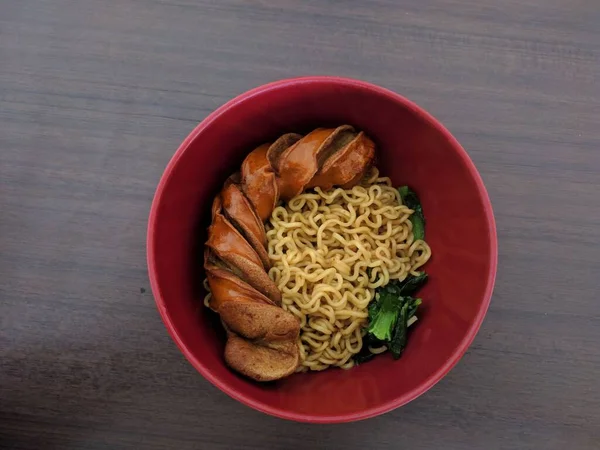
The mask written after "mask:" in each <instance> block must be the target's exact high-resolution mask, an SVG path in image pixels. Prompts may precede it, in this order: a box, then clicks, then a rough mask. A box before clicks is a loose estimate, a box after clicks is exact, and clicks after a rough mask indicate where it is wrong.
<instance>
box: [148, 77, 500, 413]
mask: <svg viewBox="0 0 600 450" xmlns="http://www.w3.org/2000/svg"><path fill="white" fill-rule="evenodd" d="M314 83H321V84H334V85H341V86H351V87H355V88H359V89H363V90H367V91H371V92H374V93H377V94H379V95H384V96H386V97H388V98H390V99H392V100H393V101H395V102H398V103H401V104H402V105H403V106H404V107H406V108H408V109H409V110H410V111H411V112H412V113H413V114H415V115H417V116H419V117H420V118H421V119H422V120H424V121H426V122H428V123H429V124H430V125H431V126H433V127H434V128H435V129H437V131H438V132H439V133H441V134H442V135H443V136H444V137H445V138H446V139H447V140H448V141H449V142H450V144H451V145H452V147H454V148H455V149H456V151H457V154H458V156H459V157H460V158H461V159H462V161H463V163H464V164H465V166H466V167H467V169H468V171H469V173H470V175H471V177H472V178H473V180H474V181H475V184H476V187H477V190H478V193H479V196H480V197H481V199H482V202H483V208H484V211H485V217H486V219H487V222H488V229H489V238H490V246H491V249H490V250H491V255H490V256H491V257H490V259H491V261H490V266H489V270H488V274H487V281H486V290H485V293H484V295H483V301H482V303H481V305H480V307H479V311H478V313H477V316H476V317H475V320H474V321H473V323H472V324H471V326H470V328H469V331H468V332H467V334H466V335H465V337H464V338H463V340H462V341H461V342H460V343H459V345H458V346H457V347H456V349H455V350H454V352H453V353H452V354H451V355H450V357H449V358H448V359H447V360H446V362H445V363H444V364H443V365H442V366H440V367H439V368H438V369H437V370H436V371H435V372H434V373H433V374H432V375H431V376H430V377H429V378H427V379H426V380H424V381H423V382H421V383H420V384H419V385H418V386H417V387H415V388H414V389H412V390H411V391H409V392H407V393H405V394H404V395H402V396H399V397H396V398H391V399H389V400H387V401H385V402H384V403H383V404H381V405H379V406H374V407H371V408H366V409H364V410H362V411H359V412H355V413H349V414H341V415H334V416H320V415H318V414H303V413H296V412H291V411H288V410H286V409H283V408H277V407H273V406H270V405H267V404H265V403H263V402H260V401H257V400H254V399H253V398H251V397H249V396H248V395H246V394H245V393H244V392H242V391H240V390H238V389H235V388H232V387H231V386H229V385H227V384H226V383H224V382H222V381H221V379H220V378H219V377H217V376H215V375H214V374H213V373H212V371H211V370H210V368H209V367H208V366H206V365H205V364H204V363H203V362H202V361H200V360H199V359H198V358H196V357H195V356H194V355H193V353H192V352H191V351H190V350H189V349H188V348H187V347H186V345H185V344H184V342H183V340H182V338H181V337H180V335H179V333H178V331H177V329H176V327H175V324H174V323H173V321H172V320H171V317H170V315H169V312H168V310H167V306H166V304H165V301H164V299H163V297H162V293H161V291H160V288H159V286H158V281H157V277H156V263H155V260H156V254H155V247H154V238H155V233H156V221H157V213H158V206H159V205H160V204H161V201H162V197H163V195H164V191H165V187H166V185H167V184H168V182H169V180H170V178H171V176H172V174H173V170H174V167H175V166H176V165H177V162H178V161H179V159H180V158H181V156H182V155H183V153H184V152H185V151H186V150H187V148H188V147H189V146H190V144H191V143H192V142H193V141H194V140H195V139H196V138H197V137H198V135H200V134H201V133H202V132H203V131H204V130H205V129H206V128H208V127H209V126H210V125H211V124H212V123H213V122H214V121H216V120H217V119H219V117H221V116H222V115H223V114H225V113H226V112H227V111H228V110H230V109H231V108H234V107H236V106H237V105H238V104H240V103H242V102H246V101H249V100H251V99H252V98H254V97H256V96H259V95H261V94H263V93H265V92H269V91H271V90H276V89H282V88H286V87H289V86H292V85H298V84H314ZM146 252H147V264H148V274H149V278H150V286H151V289H152V293H153V296H154V300H155V302H156V306H157V308H158V311H159V313H160V315H161V317H162V320H163V322H164V324H165V326H166V328H167V330H168V331H169V334H170V335H171V338H172V339H173V340H174V341H175V343H176V344H177V346H178V347H179V350H180V351H181V352H182V353H183V354H184V356H185V357H186V358H187V360H188V361H189V362H190V363H191V364H192V366H194V368H195V369H196V370H197V371H198V372H200V374H201V375H202V376H204V378H206V379H207V380H208V381H209V382H211V383H212V384H213V385H214V386H216V387H217V388H219V389H220V390H221V391H223V392H224V393H226V394H227V395H229V396H230V397H232V398H233V399H235V400H237V401H239V402H241V403H243V404H245V405H246V406H249V407H251V408H254V409H256V410H258V411H261V412H264V413H266V414H269V415H272V416H275V417H279V418H282V419H288V420H293V421H297V422H309V423H343V422H353V421H358V420H363V419H368V418H371V417H375V416H378V415H380V414H384V413H386V412H389V411H391V410H393V409H396V408H399V407H400V406H403V405H405V404H407V403H408V402H410V401H412V400H414V399H416V398H417V397H419V396H421V395H422V394H424V393H425V392H427V391H428V390H429V389H431V388H432V387H433V386H434V385H435V384H436V383H438V382H439V381H440V380H441V379H442V378H443V377H444V376H445V375H446V374H447V373H448V372H450V370H452V368H453V367H454V366H455V365H456V364H457V363H458V361H459V360H460V359H461V358H462V356H463V355H464V353H465V352H466V351H467V349H468V347H469V346H470V345H471V343H472V342H473V340H474V338H475V335H476V334H477V332H478V331H479V328H480V327H481V324H482V323H483V320H484V318H485V315H486V313H487V310H488V307H489V305H490V302H491V298H492V293H493V290H494V284H495V280H496V271H497V266H498V238H497V233H496V222H495V219H494V213H493V209H492V204H491V201H490V198H489V195H488V193H487V190H486V188H485V185H484V184H483V180H482V178H481V176H480V174H479V172H478V171H477V168H476V167H475V164H474V163H473V161H471V158H470V157H469V155H468V154H467V152H466V151H465V149H464V148H463V147H462V146H461V145H460V143H459V142H458V141H457V140H456V138H455V137H454V136H453V135H452V134H451V133H450V131H448V130H447V129H446V127H444V126H443V125H442V123H441V122H440V121H438V120H437V119H436V118H434V117H433V116H432V115H431V114H429V113H428V112H427V111H425V110H424V109H422V108H421V107H420V106H418V105H417V104H416V103H414V102H412V101H411V100H409V99H407V98H405V97H403V96H402V95H400V94H397V93H396V92H393V91H391V90H389V89H386V88H383V87H380V86H377V85H374V84H371V83H368V82H366V81H361V80H356V79H352V78H345V77H338V76H306V77H296V78H287V79H282V80H279V81H274V82H271V83H267V84H264V85H261V86H258V87H256V88H253V89H250V90H249V91H246V92H244V93H242V94H240V95H238V96H236V97H235V98H233V99H231V100H229V101H228V102H226V103H225V104H223V105H222V106H220V107H219V108H217V109H216V110H215V111H213V112H212V113H210V114H209V115H208V116H207V117H206V118H205V119H204V120H202V121H201V122H200V123H199V124H198V125H197V126H196V127H195V128H194V129H193V130H192V132H191V133H190V134H189V135H188V136H187V137H186V138H185V139H184V141H183V142H182V143H181V145H180V146H179V147H178V148H177V151H176V152H175V154H174V155H173V156H172V157H171V159H170V161H169V163H168V164H167V166H166V168H165V170H164V172H163V174H162V175H161V178H160V181H159V183H158V186H157V188H156V192H155V194H154V198H153V200H152V205H151V208H150V215H149V218H148V230H147V241H146Z"/></svg>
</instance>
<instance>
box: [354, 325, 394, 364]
mask: <svg viewBox="0 0 600 450" xmlns="http://www.w3.org/2000/svg"><path fill="white" fill-rule="evenodd" d="M382 345H386V344H385V342H384V341H380V340H379V339H377V338H375V336H373V335H372V334H370V333H367V334H366V335H365V337H363V346H362V348H361V349H360V352H358V353H357V354H356V355H355V356H354V358H353V359H354V362H355V363H356V364H362V363H364V362H367V361H369V360H371V359H372V358H373V357H374V356H375V354H374V353H371V351H370V350H369V347H381V346H382Z"/></svg>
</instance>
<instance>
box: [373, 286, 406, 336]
mask: <svg viewBox="0 0 600 450" xmlns="http://www.w3.org/2000/svg"><path fill="white" fill-rule="evenodd" d="M394 291H395V289H385V288H384V289H382V290H381V291H380V292H379V293H378V294H379V298H378V299H377V301H376V302H375V304H374V305H373V307H369V328H368V332H369V333H370V334H372V335H373V336H374V337H375V338H377V339H379V340H380V341H389V340H391V339H392V330H393V329H394V326H395V325H396V321H397V320H398V311H399V309H400V308H401V307H402V303H401V302H402V297H399V296H398V295H396V293H395V292H394ZM372 303H373V302H372ZM369 306H370V305H369Z"/></svg>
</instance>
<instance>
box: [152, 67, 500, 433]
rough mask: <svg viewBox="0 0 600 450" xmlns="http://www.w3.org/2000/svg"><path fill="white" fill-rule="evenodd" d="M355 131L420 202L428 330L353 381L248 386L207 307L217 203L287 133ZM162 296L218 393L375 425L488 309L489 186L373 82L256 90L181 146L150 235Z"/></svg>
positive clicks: (458, 349) (174, 327)
mask: <svg viewBox="0 0 600 450" xmlns="http://www.w3.org/2000/svg"><path fill="white" fill-rule="evenodd" d="M344 123H348V124H352V125H354V126H355V127H357V128H358V129H361V130H364V131H365V132H366V133H367V134H368V135H369V136H370V137H371V138H372V139H374V140H375V142H376V144H377V146H378V159H379V162H378V166H379V168H380V170H381V171H382V172H383V173H384V174H385V175H388V176H390V177H391V178H392V181H393V182H394V184H395V185H398V186H400V185H403V184H408V185H410V186H412V187H413V188H414V189H415V190H416V192H417V193H418V194H419V196H420V198H421V201H422V203H423V209H424V212H425V216H426V219H427V225H426V240H427V241H428V243H429V245H430V246H431V248H432V252H433V256H432V259H431V261H430V262H429V263H428V265H427V266H426V270H427V272H428V273H429V275H430V281H429V283H428V285H427V286H426V287H425V288H424V289H423V290H422V291H421V292H420V296H421V297H422V298H423V300H424V304H423V308H422V310H421V312H420V315H419V322H418V323H417V325H416V326H415V327H414V329H413V330H412V331H411V334H410V337H409V343H408V346H407V348H406V351H405V353H404V355H403V357H402V358H401V359H400V360H399V361H394V360H392V358H391V356H389V355H387V354H386V355H382V356H379V357H377V358H375V359H374V360H372V361H370V362H369V363H366V364H364V365H361V366H358V367H355V368H353V369H351V370H348V371H344V370H339V369H333V370H327V371H324V372H320V373H308V374H295V375H293V376H291V377H289V378H287V379H285V380H281V381H279V382H276V383H270V384H258V383H254V382H252V381H249V380H247V379H245V378H243V377H241V376H239V375H237V374H236V373H234V372H232V371H231V370H229V369H228V368H227V367H226V366H225V364H224V361H223V347H224V336H223V333H222V331H221V326H220V324H219V321H218V319H217V318H216V317H215V316H214V314H212V313H210V312H208V311H206V310H205V309H204V308H203V307H202V298H203V296H204V291H203V288H202V280H203V277H204V273H203V269H202V251H203V244H204V241H205V239H206V227H207V226H208V225H209V221H210V205H211V202H212V199H213V197H214V195H216V194H217V193H218V191H219V190H220V188H221V186H222V183H223V182H224V181H225V179H226V178H227V176H229V175H230V174H231V173H233V172H235V171H236V170H238V169H239V167H240V164H241V162H242V160H243V158H244V156H245V155H246V154H247V153H248V152H249V151H251V150H252V149H253V148H254V147H255V146H257V145H259V144H261V143H263V142H268V141H272V140H273V139H275V138H276V137H277V136H279V135H280V134H282V133H285V132H291V131H298V132H302V131H308V130H310V129H312V128H313V127H317V126H329V125H330V126H336V125H339V124H344ZM149 265H150V277H151V281H152V285H153V290H154V295H155V298H156V300H157V303H158V306H159V309H160V312H161V314H162V316H163V319H164V320H165V323H166V325H167V327H168V328H169V331H170V332H171V335H172V336H173V338H174V339H175V341H176V342H177V344H178V345H179V347H180V348H181V350H182V351H183V352H184V354H185V355H186V357H187V358H188V359H189V360H190V362H191V363H192V364H193V365H194V366H195V367H196V368H197V369H198V370H199V371H200V372H201V373H202V374H203V375H204V376H205V377H206V378H208V379H209V380H210V381H212V382H213V383H215V384H216V385H217V386H218V387H219V388H221V389H222V390H224V391H225V392H227V393H228V394H230V395H231V396H233V397H234V398H237V399H238V400H241V401H243V402H244V403H246V404H248V405H250V406H253V407H255V408H257V409H260V410H262V411H265V412H267V413H271V414H275V415H278V416H282V417H286V418H290V419H295V420H306V421H319V422H333V421H344V420H355V419H360V418H365V417H370V416H373V415H376V414H379V413H382V412H385V411H387V410H390V409H392V408H394V407H397V406H400V405H402V404H404V403H406V402H408V401H410V400H412V399H413V398H415V397H417V396H418V395H420V394H421V393H422V392H424V391H425V390H427V389H428V388H429V387H431V386H432V385H433V384H434V383H435V382H436V381H438V380H439V379H440V378H441V377H442V376H443V375H444V374H445V373H446V372H447V371H448V370H450V368H451V367H452V366H453V365H454V364H455V363H456V362H457V360H458V359H459V358H460V356H461V355H462V354H463V353H464V351H465V350H466V348H467V346H468V345H469V344H470V342H471V340H472V339H473V337H474V335H475V333H476V332H477V329H478V328H479V325H480V323H481V321H482V320H483V316H484V314H485V311H486V309H487V305H488V303H489V299H490V296H491V290H492V287H493V280H494V275H495V265H496V235H495V228H494V223H493V216H492V211H491V206H490V204H489V200H488V197H487V194H486V192H485V189H484V188H483V184H482V183H481V180H480V178H479V176H478V174H477V172H476V170H475V168H474V167H473V165H472V163H471V162H470V160H469V159H468V157H467V156H466V153H464V151H463V150H462V149H461V148H460V146H459V145H458V143H457V142H456V141H455V140H454V139H453V138H452V137H451V136H450V134H449V133H448V132H447V131H446V130H445V129H444V128H442V127H441V126H440V125H438V124H437V123H436V122H435V121H434V120H433V119H432V118H431V117H430V116H429V115H428V114H426V113H424V112H423V111H422V110H420V109H419V108H417V107H416V106H414V105H413V104H412V103H410V102H408V101H405V100H404V99H402V98H401V97H399V96H397V95H395V94H392V93H390V92H388V91H385V90H383V89H381V88H377V87H374V86H371V85H368V84H366V83H361V82H356V81H351V80H343V79H331V78H315V79H300V80H288V81H284V82H279V83H275V84H272V85H267V86H266V87H263V88H258V89H256V90H254V91H250V92H249V93H247V94H244V95H242V96H240V97H238V98H237V99H235V100H233V101H231V102H229V103H228V104H226V105H225V106H224V107H222V108H220V109H219V110H217V111H216V112H215V113H214V114H213V115H211V116H209V118H208V119H207V120H205V121H204V122H203V123H202V124H201V125H199V126H198V127H197V128H196V129H195V130H194V132H193V133H192V134H191V135H190V136H189V137H188V138H187V139H186V141H185V142H184V143H183V144H182V146H181V148H180V149H179V151H178V152H177V154H176V155H175V157H174V158H173V160H172V161H171V163H170V164H169V166H168V168H167V170H166V172H165V174H164V175H163V178H162V180H161V183H160V185H159V188H158V191H157V195H156V198H155V200H154V204H153V210H152V213H151V217H150V227H149Z"/></svg>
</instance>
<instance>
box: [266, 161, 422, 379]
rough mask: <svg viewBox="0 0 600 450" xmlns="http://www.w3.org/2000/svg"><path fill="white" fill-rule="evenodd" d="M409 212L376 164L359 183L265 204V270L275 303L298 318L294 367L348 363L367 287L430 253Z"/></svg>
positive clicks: (408, 269) (358, 341) (362, 321)
mask: <svg viewBox="0 0 600 450" xmlns="http://www.w3.org/2000/svg"><path fill="white" fill-rule="evenodd" d="M412 213H413V211H412V210H410V209H408V208H407V207H406V206H403V205H402V201H401V198H400V194H399V193H398V190H397V189H395V188H394V187H393V186H392V183H391V180H390V179H389V178H386V177H381V178H380V177H379V172H378V171H377V170H374V171H373V173H372V175H371V176H370V178H369V179H368V180H367V181H366V182H365V183H363V185H361V186H355V187H353V188H352V189H342V188H337V189H332V190H330V191H326V192H324V191H322V190H321V189H320V188H315V189H314V191H308V192H305V193H303V194H300V195H298V196H296V197H294V198H293V199H291V200H290V201H289V202H288V203H287V204H286V205H283V206H278V207H276V208H275V209H274V210H273V213H272V215H271V218H270V220H269V222H268V223H267V240H268V253H269V258H270V260H271V262H272V268H271V270H270V271H269V276H270V277H271V279H272V280H273V281H274V282H275V283H276V284H277V286H278V288H279V290H280V291H281V293H282V299H283V304H282V306H283V309H285V310H287V311H289V312H291V313H292V314H294V315H295V316H296V317H297V318H298V320H299V321H300V326H301V330H300V341H299V347H300V359H301V364H300V366H299V369H298V370H300V371H306V370H324V369H327V368H328V367H330V366H337V367H342V368H345V369H347V368H350V367H352V366H353V365H354V362H353V359H352V357H353V356H354V355H355V354H357V353H358V352H359V351H360V350H361V348H362V337H363V335H364V332H365V331H364V330H363V329H364V327H365V326H366V325H367V320H368V311H367V306H368V304H369V302H370V301H371V300H372V299H373V298H374V296H375V289H377V288H379V287H381V286H384V285H386V284H387V283H389V281H390V280H396V279H397V280H403V279H405V278H406V277H407V276H408V275H409V274H411V275H418V273H419V272H418V269H419V268H420V267H421V266H422V265H423V264H425V263H426V262H427V260H428V259H429V257H430V256H431V250H430V249H429V246H428V245H427V243H425V242H424V241H422V240H416V241H415V240H414V236H413V233H412V224H411V222H410V220H409V217H410V215H411V214H412ZM371 351H372V352H373V353H381V352H383V351H385V347H378V348H373V349H371Z"/></svg>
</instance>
